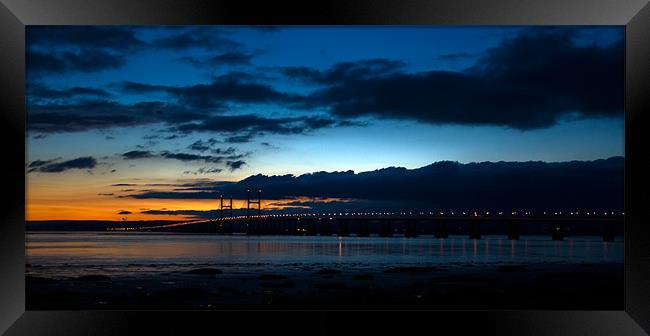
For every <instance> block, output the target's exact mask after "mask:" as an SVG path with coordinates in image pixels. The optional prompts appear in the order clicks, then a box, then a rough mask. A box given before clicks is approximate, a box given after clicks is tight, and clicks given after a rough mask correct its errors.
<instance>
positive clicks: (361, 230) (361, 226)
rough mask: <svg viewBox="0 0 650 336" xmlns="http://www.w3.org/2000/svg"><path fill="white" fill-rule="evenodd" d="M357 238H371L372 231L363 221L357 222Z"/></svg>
mask: <svg viewBox="0 0 650 336" xmlns="http://www.w3.org/2000/svg"><path fill="white" fill-rule="evenodd" d="M357 237H370V229H369V228H368V225H367V224H366V223H364V222H363V221H357Z"/></svg>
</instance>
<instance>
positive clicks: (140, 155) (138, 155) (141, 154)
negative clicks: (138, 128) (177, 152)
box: [122, 150, 155, 160]
mask: <svg viewBox="0 0 650 336" xmlns="http://www.w3.org/2000/svg"><path fill="white" fill-rule="evenodd" d="M154 156H155V155H154V154H153V153H152V152H150V151H138V150H134V151H130V152H126V153H123V154H122V158H124V159H126V160H134V159H146V158H152V157H154Z"/></svg>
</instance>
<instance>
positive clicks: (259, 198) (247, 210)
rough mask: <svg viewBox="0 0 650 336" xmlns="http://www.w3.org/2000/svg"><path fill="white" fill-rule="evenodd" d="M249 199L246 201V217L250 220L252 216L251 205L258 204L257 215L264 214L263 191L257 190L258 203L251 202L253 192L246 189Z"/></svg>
mask: <svg viewBox="0 0 650 336" xmlns="http://www.w3.org/2000/svg"><path fill="white" fill-rule="evenodd" d="M246 193H247V199H246V217H247V218H250V216H251V204H257V215H258V216H260V215H261V214H262V189H257V201H251V190H250V189H246Z"/></svg>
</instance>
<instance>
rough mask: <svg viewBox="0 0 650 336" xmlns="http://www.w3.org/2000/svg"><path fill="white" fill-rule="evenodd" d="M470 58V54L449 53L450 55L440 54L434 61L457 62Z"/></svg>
mask: <svg viewBox="0 0 650 336" xmlns="http://www.w3.org/2000/svg"><path fill="white" fill-rule="evenodd" d="M471 57H472V54H470V53H466V52H459V53H450V54H440V55H438V57H436V59H437V60H441V61H457V60H461V59H467V58H471Z"/></svg>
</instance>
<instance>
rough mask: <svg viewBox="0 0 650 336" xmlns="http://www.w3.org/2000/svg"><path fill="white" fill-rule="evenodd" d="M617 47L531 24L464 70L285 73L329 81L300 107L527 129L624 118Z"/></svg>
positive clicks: (341, 114)
mask: <svg viewBox="0 0 650 336" xmlns="http://www.w3.org/2000/svg"><path fill="white" fill-rule="evenodd" d="M623 52H624V48H623V45H622V41H619V42H617V43H614V44H612V45H609V46H596V45H587V46H581V45H577V44H575V43H574V40H573V34H571V33H570V32H567V31H565V30H544V29H533V30H527V31H525V32H523V33H521V34H520V35H518V36H516V37H514V38H507V39H505V40H504V41H503V42H502V43H501V44H500V45H499V46H498V47H496V48H493V49H490V50H488V52H487V54H486V55H485V56H484V57H482V58H480V59H479V60H478V61H477V63H476V64H475V65H474V66H473V67H471V68H470V69H467V70H466V71H463V72H453V71H429V72H419V73H404V72H397V73H396V72H390V73H388V74H386V72H382V71H379V72H378V73H376V74H375V73H374V72H373V71H372V69H370V68H364V67H365V65H364V64H365V63H364V62H360V63H359V64H358V65H356V66H353V67H351V68H353V69H356V71H354V72H337V71H335V70H336V69H337V66H335V67H333V68H332V69H331V70H328V71H325V72H320V71H318V72H314V71H315V70H309V71H306V70H305V71H303V72H302V73H301V74H296V73H292V74H290V75H291V76H293V77H298V78H303V79H309V80H312V81H313V82H315V83H328V84H330V86H329V87H326V88H324V89H322V90H319V91H317V92H315V93H313V94H312V95H311V96H310V98H309V103H307V104H306V107H307V108H314V107H321V108H327V109H329V111H330V112H331V113H333V114H335V115H337V116H339V117H343V118H355V117H359V116H375V117H378V118H391V119H410V120H416V121H419V122H426V123H432V124H464V125H494V126H506V127H511V128H515V129H520V130H526V129H535V128H544V127H549V126H552V125H555V124H557V123H558V122H560V121H561V120H564V119H567V118H590V117H602V116H619V117H622V115H623V87H624V86H623V73H624V72H623ZM348 67H350V66H348ZM364 69H365V70H364ZM324 73H325V74H330V75H329V76H325V77H324V75H323V74H324ZM334 74H336V75H334Z"/></svg>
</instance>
